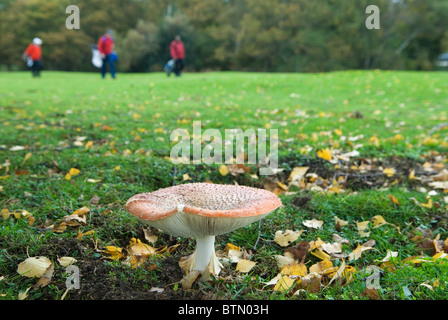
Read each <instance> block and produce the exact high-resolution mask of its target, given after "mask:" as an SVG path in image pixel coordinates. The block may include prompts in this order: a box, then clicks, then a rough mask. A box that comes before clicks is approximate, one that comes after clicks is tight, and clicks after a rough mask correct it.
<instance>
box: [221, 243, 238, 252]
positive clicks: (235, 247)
mask: <svg viewBox="0 0 448 320" xmlns="http://www.w3.org/2000/svg"><path fill="white" fill-rule="evenodd" d="M224 250H226V251H229V250H236V251H239V250H241V248H240V247H238V246H236V245H234V244H232V243H227V244H226V247H225V248H224Z"/></svg>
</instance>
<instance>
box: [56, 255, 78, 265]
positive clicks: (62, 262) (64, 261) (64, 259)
mask: <svg viewBox="0 0 448 320" xmlns="http://www.w3.org/2000/svg"><path fill="white" fill-rule="evenodd" d="M76 261H78V260H76V259H75V258H72V257H62V258H59V259H58V262H59V264H60V265H61V266H63V267H65V268H67V267H68V266H69V265H72V264H74V263H75V262H76Z"/></svg>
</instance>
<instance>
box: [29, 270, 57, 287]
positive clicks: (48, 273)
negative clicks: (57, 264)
mask: <svg viewBox="0 0 448 320" xmlns="http://www.w3.org/2000/svg"><path fill="white" fill-rule="evenodd" d="M53 273H54V263H51V264H50V266H49V267H48V268H47V269H46V270H45V272H44V274H43V275H42V276H41V277H40V278H39V280H38V281H37V282H36V284H35V285H34V286H33V289H34V290H37V289H39V288H42V287H45V286H47V285H48V284H49V283H50V282H51V278H52V277H53Z"/></svg>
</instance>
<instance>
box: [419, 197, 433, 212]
mask: <svg viewBox="0 0 448 320" xmlns="http://www.w3.org/2000/svg"><path fill="white" fill-rule="evenodd" d="M427 199H428V203H420V205H421V206H422V207H424V208H428V209H432V199H431V198H429V197H428V198H427Z"/></svg>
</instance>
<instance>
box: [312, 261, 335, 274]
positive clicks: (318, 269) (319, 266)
mask: <svg viewBox="0 0 448 320" xmlns="http://www.w3.org/2000/svg"><path fill="white" fill-rule="evenodd" d="M330 268H333V263H332V262H331V261H330V260H322V261H320V262H318V263H315V264H313V265H312V266H311V267H310V273H312V272H315V273H317V274H321V273H323V272H325V271H326V270H328V269H330Z"/></svg>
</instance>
